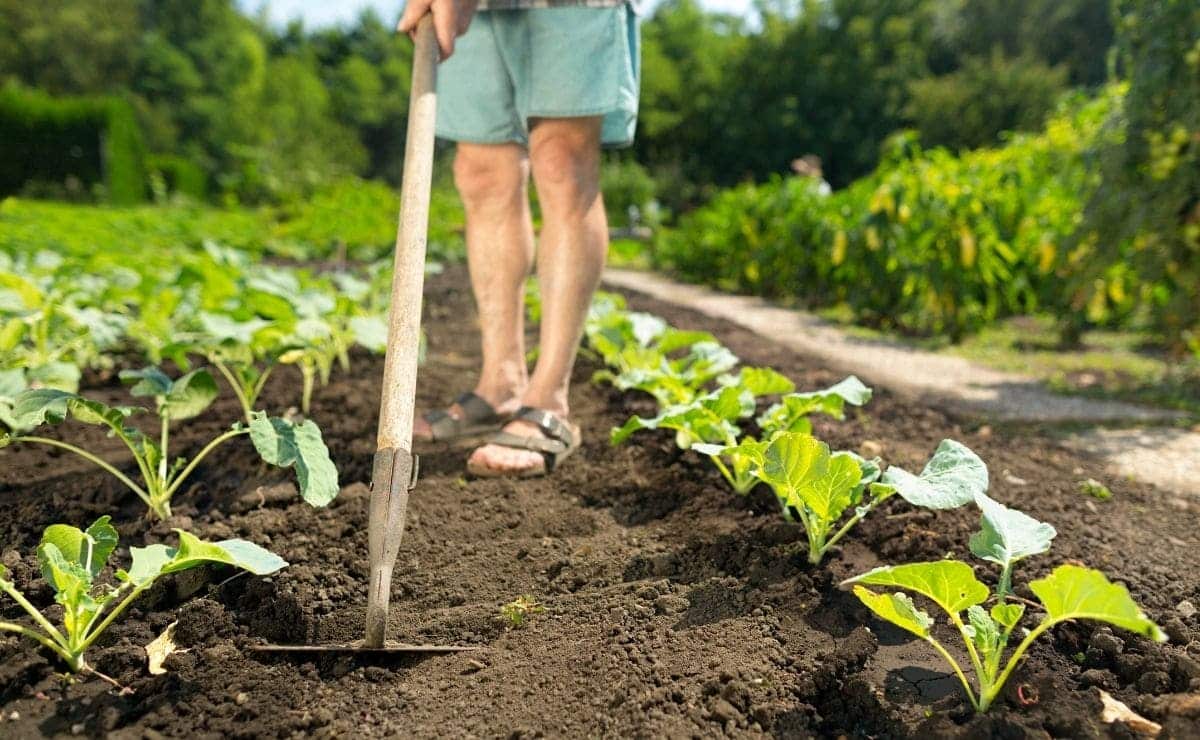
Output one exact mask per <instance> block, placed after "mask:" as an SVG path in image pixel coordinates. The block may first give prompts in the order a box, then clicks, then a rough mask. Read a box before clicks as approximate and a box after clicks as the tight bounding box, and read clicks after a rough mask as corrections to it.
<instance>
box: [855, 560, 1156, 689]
mask: <svg viewBox="0 0 1200 740" xmlns="http://www.w3.org/2000/svg"><path fill="white" fill-rule="evenodd" d="M843 585H852V586H853V588H854V594H855V596H857V597H858V598H859V600H860V601H862V603H863V604H865V605H866V606H867V608H868V609H870V610H871V611H872V612H874V613H875V614H876V615H877V616H879V617H880V618H882V619H885V620H887V621H888V622H891V623H892V624H894V625H896V626H897V627H899V628H901V629H903V630H906V631H908V632H911V633H912V634H914V635H916V636H917V637H919V638H921V639H922V640H924V641H925V642H927V643H929V644H930V646H932V647H933V649H934V650H936V651H937V652H938V654H939V655H941V656H942V658H943V659H944V660H945V661H946V662H947V663H949V664H950V667H951V669H952V670H953V671H954V675H955V676H957V677H958V680H959V681H960V682H961V683H962V685H963V689H964V690H965V691H966V692H967V698H968V699H969V700H970V702H971V705H972V706H973V707H975V710H976V711H978V712H986V711H987V710H988V708H989V707H990V706H991V705H992V703H993V702H994V701H995V699H996V697H997V696H999V694H1000V691H1001V690H1002V689H1003V688H1004V683H1005V682H1006V681H1007V680H1008V678H1009V676H1011V675H1012V672H1013V671H1014V670H1015V669H1016V667H1017V665H1018V664H1019V662H1020V660H1021V657H1022V656H1023V655H1024V654H1025V651H1027V650H1028V649H1029V646H1030V645H1032V644H1033V641H1034V640H1036V639H1037V638H1038V637H1039V636H1040V635H1042V634H1043V633H1044V632H1046V631H1047V630H1049V629H1050V628H1051V627H1054V626H1055V625H1056V624H1060V623H1062V622H1066V621H1069V620H1072V619H1094V620H1097V621H1100V622H1107V623H1108V624H1111V625H1114V626H1116V627H1121V628H1123V629H1127V630H1130V631H1131V632H1136V633H1138V634H1141V635H1145V636H1146V637H1149V638H1150V639H1152V640H1156V641H1158V642H1162V641H1165V640H1166V639H1167V638H1166V635H1165V634H1163V632H1162V630H1161V629H1159V627H1158V625H1156V624H1155V623H1154V622H1152V621H1150V619H1148V618H1147V617H1146V615H1145V614H1143V613H1142V611H1141V609H1139V608H1138V606H1137V604H1136V603H1134V601H1133V599H1132V598H1131V597H1130V595H1129V592H1128V591H1127V590H1126V589H1125V587H1124V586H1122V585H1120V584H1115V583H1112V582H1110V581H1109V580H1108V578H1107V577H1106V576H1105V575H1104V574H1103V573H1101V572H1100V571H1098V570H1092V569H1091V568H1084V567H1082V566H1078V565H1060V566H1058V567H1057V568H1055V569H1054V571H1052V572H1051V573H1050V575H1048V576H1046V577H1045V578H1040V579H1038V580H1035V581H1032V582H1031V583H1030V584H1029V588H1030V590H1032V591H1033V593H1034V594H1035V595H1036V596H1037V598H1038V601H1040V602H1041V606H1042V608H1043V609H1045V612H1046V614H1045V616H1044V617H1042V619H1041V621H1040V622H1038V624H1037V626H1035V627H1034V628H1033V629H1032V630H1030V631H1029V632H1028V634H1026V635H1025V638H1024V639H1023V640H1021V642H1020V644H1018V645H1017V647H1016V649H1015V650H1013V652H1012V655H1011V656H1010V657H1009V659H1008V662H1007V663H1004V665H1003V669H1001V663H1002V661H1003V659H1004V650H1005V648H1006V647H1007V646H1008V641H1009V638H1010V637H1011V636H1012V634H1013V631H1014V630H1015V629H1016V627H1017V625H1018V623H1019V622H1020V621H1021V618H1022V616H1023V615H1024V614H1025V606H1024V604H1019V603H1005V602H999V603H997V604H995V605H994V606H992V608H991V609H990V610H985V609H984V608H983V606H982V605H983V604H984V602H986V601H987V600H988V596H989V592H988V588H987V586H985V585H984V584H983V583H981V582H980V581H979V580H977V579H976V578H975V574H974V572H973V571H972V570H971V566H969V565H967V564H966V563H963V562H959V561H957V560H942V561H938V562H929V563H911V564H909V565H896V566H885V567H882V568H876V569H874V570H872V571H869V572H867V573H864V574H862V575H860V576H857V577H855V578H851V579H849V580H847V581H845V583H843ZM867 586H891V587H895V588H901V589H904V590H906V591H911V592H913V593H916V594H919V595H921V596H924V597H926V598H928V599H929V600H931V601H932V602H933V603H935V604H936V605H937V606H938V607H940V608H941V609H942V611H944V612H945V613H946V615H947V616H948V618H949V621H950V623H951V624H952V625H954V627H955V629H957V630H958V634H959V636H960V637H961V638H962V640H963V644H964V645H965V646H966V650H967V654H968V655H969V656H970V660H971V666H972V667H973V668H974V671H975V679H976V683H977V684H978V686H979V689H978V692H976V691H975V690H974V689H973V688H972V686H971V683H970V681H968V680H967V677H966V674H965V673H964V672H963V669H962V666H960V665H959V663H958V661H957V660H955V659H954V657H953V656H952V655H950V653H949V651H947V650H946V648H945V646H944V645H942V643H941V642H940V641H939V640H938V639H937V638H936V637H934V636H933V626H934V623H935V622H934V619H933V618H932V617H930V616H929V614H927V613H926V612H924V611H922V610H921V609H919V608H917V606H916V604H914V603H913V601H912V599H911V598H910V597H909V596H908V595H907V594H904V593H876V592H875V591H872V590H871V589H869V588H867ZM964 610H965V611H966V621H964V620H963V611H964Z"/></svg>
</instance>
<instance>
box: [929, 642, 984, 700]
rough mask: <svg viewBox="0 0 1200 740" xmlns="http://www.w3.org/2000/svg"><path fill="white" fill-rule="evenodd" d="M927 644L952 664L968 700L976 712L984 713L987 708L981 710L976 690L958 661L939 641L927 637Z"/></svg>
mask: <svg viewBox="0 0 1200 740" xmlns="http://www.w3.org/2000/svg"><path fill="white" fill-rule="evenodd" d="M925 642H928V643H929V644H930V645H932V646H933V649H934V650H937V651H938V652H939V653H940V654H941V656H942V658H943V659H944V660H945V661H946V662H947V663H949V664H950V667H951V668H953V669H954V675H956V676H958V680H959V681H961V682H962V685H963V689H965V690H966V692H967V698H968V699H970V700H971V706H972V707H974V708H975V711H976V712H982V711H984V709H986V707H984V708H983V709H981V708H980V703H979V701H978V700H977V699H976V698H975V690H974V689H972V688H971V682H970V681H968V680H967V677H966V675H965V674H964V673H963V671H962V668H960V667H959V666H958V661H956V660H955V659H954V658H953V657H951V655H950V653H949V652H948V651H947V650H946V648H944V647H942V644H941V643H940V642H938V641H937V640H935V639H934V638H933V637H932V636H929V637H926V638H925Z"/></svg>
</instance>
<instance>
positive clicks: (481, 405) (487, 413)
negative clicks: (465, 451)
mask: <svg viewBox="0 0 1200 740" xmlns="http://www.w3.org/2000/svg"><path fill="white" fill-rule="evenodd" d="M515 404H516V401H515V399H514V400H513V401H510V402H509V403H506V404H500V405H493V404H492V403H490V402H489V401H488V400H487V399H485V398H484V397H483V396H481V395H479V394H477V393H474V392H467V393H464V394H462V395H461V396H459V397H458V398H457V399H456V400H455V401H454V403H453V404H451V405H450V406H449V407H448V408H446V409H444V410H440V409H439V410H434V411H427V412H425V413H424V414H421V415H420V416H418V417H416V418H415V419H413V439H415V440H420V441H424V442H444V441H448V440H453V439H460V438H462V437H471V436H477V435H480V434H488V433H491V432H494V431H496V430H497V429H499V428H500V427H501V426H502V425H503V424H504V421H505V420H506V419H508V418H509V417H510V416H511V411H512V410H513V408H514V407H515ZM506 407H507V408H506Z"/></svg>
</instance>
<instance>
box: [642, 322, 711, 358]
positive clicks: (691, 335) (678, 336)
mask: <svg viewBox="0 0 1200 740" xmlns="http://www.w3.org/2000/svg"><path fill="white" fill-rule="evenodd" d="M715 341H717V340H716V338H715V337H713V335H712V334H709V333H708V332H706V331H689V330H684V329H675V328H673V327H667V330H666V331H664V332H663V333H662V335H661V336H659V338H658V341H657V342H655V343H654V347H655V349H657V350H658V351H659V352H661V353H662V354H664V355H666V354H670V353H671V352H674V351H676V350H680V349H683V348H684V347H691V346H692V345H693V344H698V343H700V342H715Z"/></svg>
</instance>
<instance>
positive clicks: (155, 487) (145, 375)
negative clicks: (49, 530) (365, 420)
mask: <svg viewBox="0 0 1200 740" xmlns="http://www.w3.org/2000/svg"><path fill="white" fill-rule="evenodd" d="M121 377H122V378H123V379H125V380H134V381H136V383H135V384H134V386H133V387H132V388H131V389H130V392H131V393H132V394H133V395H134V396H139V397H152V398H153V399H154V403H155V407H156V410H157V414H158V417H159V435H158V439H157V440H155V439H153V438H151V437H149V436H147V435H145V434H143V433H142V432H141V431H140V430H138V429H136V428H133V427H130V426H127V425H126V419H128V418H129V417H130V416H132V415H134V414H135V413H138V412H141V411H144V409H141V408H137V407H130V406H108V405H106V404H104V403H101V402H99V401H94V400H91V399H87V398H84V397H82V396H79V395H76V394H74V393H67V392H65V391H57V390H51V389H39V390H32V391H25V392H24V393H21V394H19V395H18V396H17V399H16V403H15V404H14V405H13V412H12V413H13V416H14V417H15V418H16V420H17V421H18V422H19V423H20V424H21V426H22V427H23V428H32V427H36V426H40V425H41V424H44V423H51V424H59V423H62V422H63V421H66V420H67V419H68V418H73V419H75V420H77V421H81V422H83V423H85V424H95V425H99V426H106V427H108V429H109V430H110V433H111V434H112V436H114V437H116V438H117V439H119V440H121V441H122V442H123V443H124V444H125V446H126V447H127V448H128V449H129V451H130V453H131V454H132V455H133V459H134V462H135V463H136V464H137V467H138V471H139V472H140V474H141V478H142V483H141V484H140V485H139V484H138V483H136V482H135V481H134V480H133V479H132V478H130V477H129V476H127V475H125V474H124V473H123V472H121V471H120V470H118V469H117V468H116V467H115V466H113V465H111V464H110V463H108V462H107V461H105V460H103V459H101V458H100V457H99V456H97V455H95V454H93V453H91V452H89V451H88V450H85V449H83V448H81V447H78V446H76V445H73V444H71V443H69V442H63V441H61V440H57V439H52V438H49V437H39V436H32V435H28V434H14V435H8V436H0V447H3V446H5V445H7V444H10V443H14V442H32V443H37V444H44V445H49V446H52V447H58V448H60V449H64V450H67V451H68V452H72V453H74V454H76V455H79V456H80V457H82V458H84V459H86V460H88V461H90V462H92V463H93V464H95V465H97V466H99V467H100V468H103V469H104V470H105V471H107V472H108V473H110V474H111V475H113V476H114V477H115V478H116V479H117V480H119V481H120V482H121V483H122V484H124V485H125V486H126V487H127V488H129V490H131V491H133V493H134V494H136V495H137V496H138V498H140V499H142V501H144V502H145V503H146V505H147V506H149V507H150V511H151V513H152V514H153V515H154V516H156V517H158V518H160V519H166V518H167V517H169V516H170V515H171V498H172V497H173V496H174V495H175V493H176V492H178V491H179V489H180V488H181V487H182V486H183V483H184V481H186V480H187V479H188V477H189V476H190V475H191V474H192V472H193V471H194V470H195V469H196V467H197V466H198V465H199V464H200V462H201V461H202V460H204V459H205V458H206V457H207V456H208V455H209V454H210V453H212V452H213V450H215V449H216V448H217V447H219V446H220V445H222V444H224V443H225V442H228V441H229V440H231V439H233V438H235V437H239V436H242V435H247V434H248V435H250V439H251V441H252V442H253V443H254V447H255V449H256V450H258V453H259V455H260V456H261V457H262V459H263V460H264V461H265V462H267V463H269V464H271V465H277V466H279V467H295V469H296V477H297V479H298V482H299V487H300V495H301V496H302V497H303V498H304V500H305V501H307V502H308V503H310V504H312V505H313V506H325V505H326V504H328V503H329V502H330V501H332V500H333V499H334V497H336V496H337V494H338V482H337V468H335V467H334V465H333V461H332V460H330V459H329V450H328V449H327V448H326V447H325V442H324V440H323V439H322V438H321V430H320V429H318V428H317V425H316V424H314V423H313V422H312V421H304V422H302V423H300V424H295V423H293V422H290V421H286V420H284V419H279V418H269V417H267V415H266V414H264V413H262V412H259V411H256V412H253V413H252V414H251V419H250V424H249V426H243V425H241V424H235V425H233V427H231V428H230V429H229V430H227V431H225V432H223V433H222V434H220V435H219V436H217V437H216V438H214V439H213V440H211V441H210V442H209V443H208V444H206V445H205V446H204V447H203V448H202V449H201V450H200V452H198V453H197V454H196V456H195V457H193V458H192V459H191V460H190V461H189V460H186V459H184V458H177V459H176V460H175V461H174V462H170V455H169V442H170V425H171V422H173V421H179V420H181V419H190V418H192V417H194V416H196V415H198V414H200V413H201V412H202V411H204V410H205V409H206V408H208V406H209V405H210V404H212V402H213V399H215V398H216V395H217V385H216V381H215V380H213V377H212V375H210V374H209V373H208V371H207V370H193V371H192V372H190V373H187V374H186V375H184V376H182V377H180V378H178V379H176V380H171V379H170V378H169V377H167V376H166V375H165V374H164V373H162V371H160V370H158V369H157V368H152V367H151V368H146V369H144V370H137V371H126V372H123V373H121Z"/></svg>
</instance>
